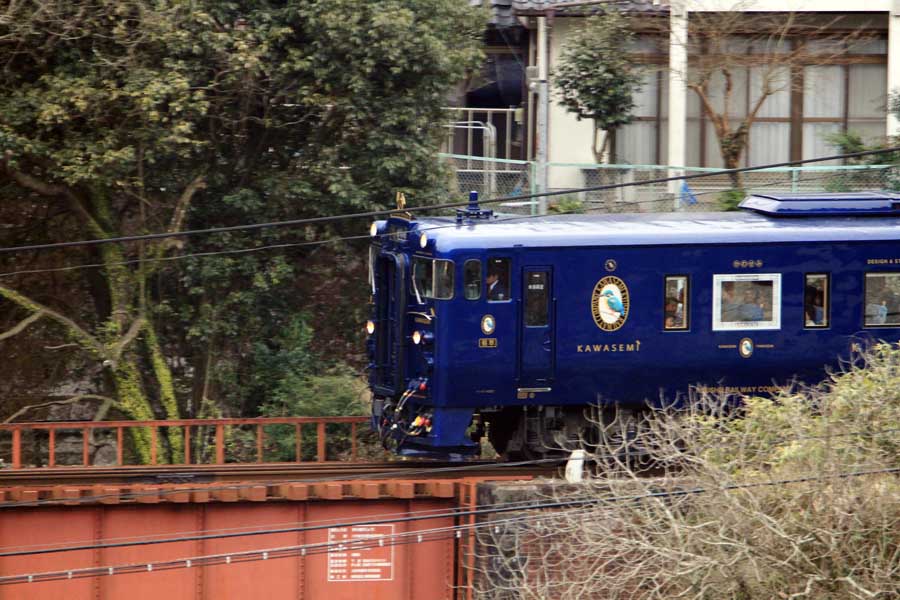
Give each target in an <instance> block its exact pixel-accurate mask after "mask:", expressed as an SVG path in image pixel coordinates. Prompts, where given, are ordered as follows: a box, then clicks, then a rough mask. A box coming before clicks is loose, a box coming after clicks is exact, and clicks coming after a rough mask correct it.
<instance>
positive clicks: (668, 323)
mask: <svg viewBox="0 0 900 600" xmlns="http://www.w3.org/2000/svg"><path fill="white" fill-rule="evenodd" d="M664 302H665V305H664V310H663V313H664V314H663V327H665V329H667V330H669V331H677V330H684V329H687V328H688V278H687V275H667V276H666V295H665V298H664Z"/></svg>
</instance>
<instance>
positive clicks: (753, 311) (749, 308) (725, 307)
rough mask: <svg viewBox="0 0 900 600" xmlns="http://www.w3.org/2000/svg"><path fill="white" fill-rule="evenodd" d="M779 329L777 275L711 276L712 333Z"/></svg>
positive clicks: (778, 284) (779, 314) (779, 299)
mask: <svg viewBox="0 0 900 600" xmlns="http://www.w3.org/2000/svg"><path fill="white" fill-rule="evenodd" d="M744 329H781V274H780V273H760V274H753V275H749V274H748V275H713V331H736V330H744Z"/></svg>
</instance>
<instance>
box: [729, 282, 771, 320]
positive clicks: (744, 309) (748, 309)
mask: <svg viewBox="0 0 900 600" xmlns="http://www.w3.org/2000/svg"><path fill="white" fill-rule="evenodd" d="M742 300H743V301H742V302H741V304H740V305H739V306H738V308H737V319H735V320H736V321H762V320H763V315H764V312H765V311H764V310H763V304H762V299H761V298H760V293H759V290H757V289H755V288H754V287H751V286H747V287H746V288H745V289H744V294H743V296H742Z"/></svg>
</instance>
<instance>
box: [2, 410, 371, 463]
mask: <svg viewBox="0 0 900 600" xmlns="http://www.w3.org/2000/svg"><path fill="white" fill-rule="evenodd" d="M368 421H369V417H365V416H359V417H356V416H353V417H276V418H268V417H267V418H255V419H178V420H163V421H53V422H50V421H47V422H44V421H41V422H28V423H3V424H0V448H2V447H3V446H5V448H2V449H0V457H2V456H3V455H5V457H6V460H4V459H3V458H0V461H2V462H3V463H5V464H4V465H3V466H5V467H6V468H13V469H22V468H35V467H42V468H57V467H71V466H76V467H77V466H80V467H89V466H130V465H146V464H149V465H159V464H166V465H193V464H214V465H223V464H226V463H248V464H260V463H273V464H274V463H284V462H312V461H310V460H305V456H310V455H312V456H313V457H314V462H319V463H323V462H327V461H328V460H331V459H329V450H331V454H332V455H334V454H335V448H334V446H336V445H340V453H341V454H342V456H341V457H340V458H342V459H349V460H351V461H357V460H358V459H359V458H360V445H361V440H360V438H361V434H362V433H363V431H365V430H366V427H365V424H367V423H368ZM360 425H363V426H364V427H363V429H362V430H361V429H360ZM178 429H181V431H180V432H178V431H177V430H178ZM329 429H331V430H332V431H331V434H332V438H331V440H330V441H331V447H329ZM336 429H341V430H342V431H336ZM348 429H349V431H347V430H348ZM311 432H314V434H313V435H310V433H311ZM312 439H314V443H313V442H312V441H311V440H312ZM79 445H80V448H78V446H79ZM138 445H141V446H142V447H143V448H144V452H143V456H144V458H143V459H140V458H136V457H137V456H140V455H141V452H137V451H135V450H134V448H135V447H137V446H138ZM291 445H292V446H293V452H291V450H290V448H289V446H291ZM100 448H103V449H105V450H106V452H105V457H104V458H103V459H102V460H98V459H97V457H96V454H97V452H98V450H99V449H100ZM286 454H293V460H289V459H288V460H285V455H286ZM273 457H274V459H273ZM61 458H63V460H60V459H61ZM127 459H130V460H127Z"/></svg>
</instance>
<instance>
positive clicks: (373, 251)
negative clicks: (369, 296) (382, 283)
mask: <svg viewBox="0 0 900 600" xmlns="http://www.w3.org/2000/svg"><path fill="white" fill-rule="evenodd" d="M378 250H379V248H378V247H377V246H375V245H374V244H373V245H371V246H369V285H370V286H372V293H373V294H374V293H375V260H376V259H377V258H378Z"/></svg>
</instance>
